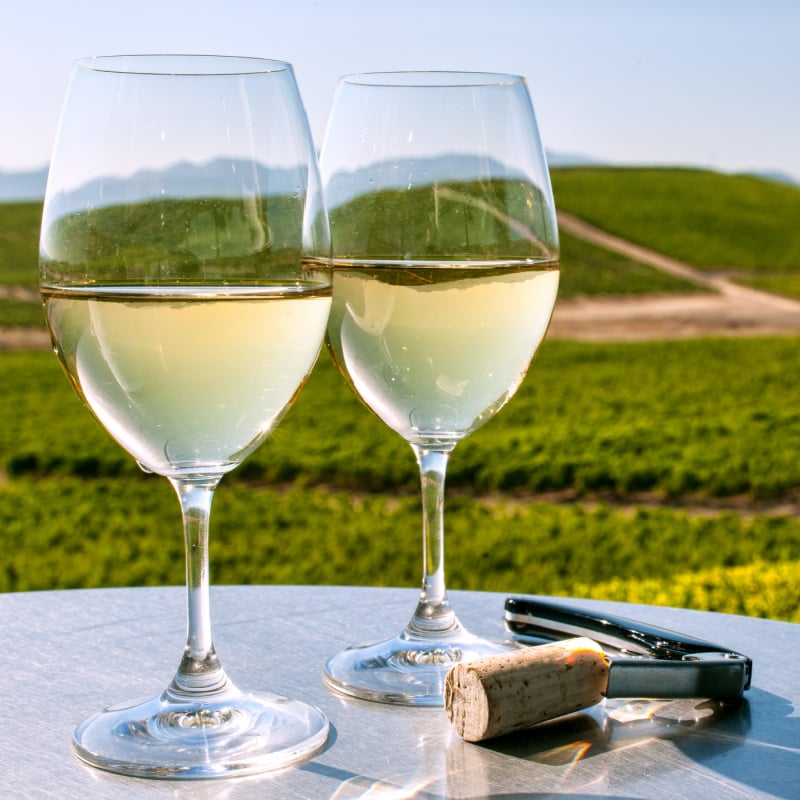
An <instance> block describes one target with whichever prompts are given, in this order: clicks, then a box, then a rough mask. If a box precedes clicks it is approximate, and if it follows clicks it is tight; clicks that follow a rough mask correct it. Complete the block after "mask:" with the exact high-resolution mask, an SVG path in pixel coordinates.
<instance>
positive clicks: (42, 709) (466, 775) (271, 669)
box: [0, 586, 800, 800]
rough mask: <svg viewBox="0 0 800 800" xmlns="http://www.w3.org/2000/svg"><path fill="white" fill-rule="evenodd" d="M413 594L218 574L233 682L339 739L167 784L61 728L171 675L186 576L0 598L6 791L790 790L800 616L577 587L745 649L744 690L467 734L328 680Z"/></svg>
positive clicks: (477, 615)
mask: <svg viewBox="0 0 800 800" xmlns="http://www.w3.org/2000/svg"><path fill="white" fill-rule="evenodd" d="M450 596H451V600H452V603H453V605H454V607H455V609H456V611H457V613H458V614H459V617H460V618H461V620H462V622H464V623H465V624H466V625H467V627H469V628H470V629H471V630H473V631H474V632H476V633H482V634H484V635H491V636H496V637H502V636H503V635H504V633H503V627H502V614H503V601H504V599H505V595H501V594H487V593H478V592H457V591H454V592H451V593H450ZM416 599H417V592H416V591H414V590H412V589H373V588H349V587H348V588H345V587H281V586H249V587H239V586H229V587H215V588H213V589H212V613H213V617H214V638H215V642H216V646H217V651H218V653H219V654H220V657H221V659H222V663H223V664H224V666H225V668H226V670H227V672H228V674H229V675H230V676H231V678H232V679H233V680H234V681H235V682H236V683H237V684H238V685H239V686H240V687H241V688H242V689H259V688H263V689H269V690H272V691H278V692H280V693H282V694H286V695H289V696H291V697H294V698H297V699H300V700H304V701H306V702H311V703H313V704H314V705H317V706H318V707H319V708H321V709H322V710H323V711H324V712H325V713H326V714H327V715H328V717H329V719H330V721H331V727H332V736H331V741H330V743H329V745H328V747H327V749H326V750H325V751H324V752H322V753H321V754H319V755H318V756H317V757H315V758H314V759H313V760H311V761H309V762H307V763H305V764H303V765H301V766H300V767H297V768H294V769H290V770H287V771H284V772H281V773H277V774H267V775H263V776H257V777H253V778H239V779H230V780H222V781H208V782H168V781H153V780H146V779H135V778H125V777H121V776H116V775H112V774H110V773H105V772H101V771H99V770H96V769H92V768H90V767H87V766H84V765H83V764H82V763H81V762H79V761H78V759H77V758H76V757H75V756H74V755H73V754H72V751H71V745H70V735H71V731H72V729H73V727H74V726H75V725H76V724H77V723H78V722H79V721H80V720H81V719H83V718H84V717H85V716H87V715H88V714H90V713H92V712H94V711H96V710H98V709H99V708H101V707H103V706H106V705H110V704H114V703H118V702H121V701H123V700H134V699H137V698H138V697H146V696H148V695H153V694H156V693H158V692H160V691H161V690H162V689H163V688H164V687H165V685H166V684H167V682H168V681H169V680H170V679H171V677H172V674H173V672H174V670H175V667H176V666H177V663H178V660H179V659H180V655H181V651H182V648H183V642H184V637H185V627H184V619H185V612H184V590H183V589H182V588H181V587H164V588H141V589H103V590H80V591H58V592H38V593H20V594H5V595H0V636H1V637H2V638H1V639H0V700H1V701H2V706H0V709H1V710H0V715H1V716H2V725H0V768H1V770H2V771H1V772H0V798H3V799H4V800H5V798H14V799H15V800H16V798H42V799H45V800H46V799H47V798H59V800H72V798H76V799H77V798H79V799H80V800H94V799H95V798H97V800H104V799H105V798H176V799H178V800H183V798H192V799H193V800H194V799H197V800H212V798H213V800H239V799H240V798H287V800H301V799H302V798H309V799H310V800H321V799H325V798H331V800H349V799H351V798H403V797H419V798H428V799H430V798H470V799H475V798H506V799H507V800H518V799H519V798H548V797H561V796H568V797H572V798H575V797H578V798H581V797H584V798H588V797H612V798H653V800H656V799H657V800H662V798H665V797H670V798H696V797H702V798H704V799H705V800H713V799H714V798H725V799H726V800H728V799H730V798H732V799H733V800H736V798H785V799H786V800H798V798H800V625H792V624H789V623H782V622H775V621H769V620H759V619H752V618H748V617H736V616H729V615H721V614H710V613H702V612H695V611H686V610H680V609H669V608H657V607H652V606H635V605H626V604H621V603H599V602H591V601H586V600H581V601H580V605H582V606H587V607H593V608H598V609H600V608H602V609H606V610H608V611H611V612H614V613H618V614H623V615H624V616H627V617H632V618H634V619H641V620H643V621H649V622H652V623H654V624H657V625H661V626H663V627H668V628H672V629H675V630H680V631H683V632H685V633H687V634H692V635H695V636H700V637H703V638H708V639H711V640H716V641H723V642H725V644H726V645H728V646H730V647H731V648H735V649H736V650H738V651H740V652H744V653H747V654H748V655H750V656H752V658H753V662H754V663H753V685H752V688H751V689H750V690H749V691H748V692H747V693H746V695H745V697H746V701H745V703H744V704H743V705H742V706H741V707H739V708H725V707H723V706H722V705H721V704H720V703H714V702H703V701H696V700H676V701H636V700H628V701H625V700H607V701H605V702H604V703H602V704H600V705H598V706H595V707H594V708H592V709H590V710H588V711H587V712H586V713H581V714H577V715H572V716H570V717H565V718H562V719H560V720H556V721H554V722H552V723H548V724H547V725H543V726H540V727H538V728H536V729H532V730H530V731H525V732H521V733H517V734H513V735H511V736H508V737H505V738H503V739H498V740H494V741H491V742H486V743H483V744H480V745H475V744H468V743H466V742H464V741H462V740H461V739H459V737H458V736H457V735H456V734H455V733H454V732H453V731H452V730H451V728H450V726H449V723H448V721H447V718H446V716H445V714H444V711H440V710H438V709H420V708H416V709H415V708H402V707H389V706H382V705H378V704H373V703H368V702H364V701H357V700H351V699H346V698H343V697H339V696H336V695H334V694H332V693H330V692H329V691H328V690H326V689H325V688H324V687H323V685H322V681H321V670H322V665H323V663H324V661H325V659H326V658H327V657H328V656H329V655H331V654H332V653H334V652H336V651H337V650H339V649H340V648H342V647H344V646H346V645H349V644H352V643H355V642H366V641H372V640H377V639H379V638H382V637H384V636H388V635H390V634H392V633H394V632H396V631H397V630H399V628H400V627H401V626H402V625H403V624H405V622H406V621H407V618H408V617H409V616H410V614H411V612H412V610H413V608H414V605H415V603H416ZM567 602H568V601H567Z"/></svg>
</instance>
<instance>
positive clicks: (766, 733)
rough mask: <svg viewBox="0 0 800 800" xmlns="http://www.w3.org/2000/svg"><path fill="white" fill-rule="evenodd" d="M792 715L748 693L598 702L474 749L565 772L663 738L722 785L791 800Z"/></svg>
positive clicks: (794, 769) (796, 770) (782, 705)
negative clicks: (741, 752)
mask: <svg viewBox="0 0 800 800" xmlns="http://www.w3.org/2000/svg"><path fill="white" fill-rule="evenodd" d="M754 709H755V712H754ZM793 711H794V708H793V706H792V704H791V703H790V702H788V701H787V700H786V699H785V698H782V697H779V696H778V695H774V694H771V693H769V692H765V691H763V690H760V689H755V688H754V689H752V690H750V692H748V699H742V700H737V701H726V702H723V701H718V700H663V701H655V700H631V701H627V702H626V701H619V700H615V701H606V703H604V704H601V705H600V706H596V707H594V708H592V709H589V710H587V711H586V712H583V713H579V714H574V715H571V716H569V717H564V718H562V719H559V720H555V721H553V722H551V723H546V724H542V725H538V726H536V727H535V728H531V729H530V730H527V731H519V732H517V733H513V734H509V735H507V736H504V737H501V738H498V739H495V740H492V741H488V742H484V743H482V744H481V745H480V746H481V747H482V748H485V749H487V750H491V751H494V752H497V753H502V754H504V755H507V756H513V757H515V758H519V759H523V760H526V761H530V762H535V763H537V764H540V765H544V766H553V767H565V766H569V765H572V764H576V763H578V762H579V761H583V760H586V759H589V758H593V757H596V756H599V755H602V754H604V753H609V752H611V751H614V750H620V749H623V748H626V747H634V746H640V745H642V744H644V743H645V742H646V741H647V740H648V739H665V740H669V741H670V742H671V743H672V744H673V745H674V746H675V747H676V748H678V749H679V750H680V751H681V752H682V753H683V754H684V755H685V756H686V757H688V758H690V759H692V760H693V761H695V762H696V763H698V764H701V765H703V766H704V767H706V768H707V769H709V770H713V771H715V772H717V773H718V774H719V775H721V776H722V777H724V778H725V779H726V780H729V781H731V782H736V783H738V784H740V785H743V786H749V787H751V788H753V789H755V790H757V791H761V792H765V793H769V794H771V795H772V796H774V797H778V798H786V800H797V798H798V794H797V785H798V781H800V766H799V765H800V745H798V743H800V719H798V718H796V717H792V716H791V715H792V713H793ZM753 713H757V714H758V718H759V723H760V724H758V725H757V726H756V728H757V731H758V734H757V736H756V737H754V736H753V735H752V732H751V728H752V723H753V719H752V714H753ZM789 743H794V744H789ZM743 746H746V747H747V748H748V750H749V751H750V752H748V753H747V756H746V757H745V758H731V757H730V753H731V751H732V750H734V749H737V748H740V747H743ZM756 750H757V752H754V751H756ZM643 758H644V753H643ZM657 766H658V764H657V762H648V763H647V769H648V771H650V770H652V769H653V768H654V767H657ZM782 781H784V782H785V783H782ZM570 796H574V795H570ZM503 797H504V798H507V797H508V795H503Z"/></svg>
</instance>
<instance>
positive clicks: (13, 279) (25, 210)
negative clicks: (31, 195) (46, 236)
mask: <svg viewBox="0 0 800 800" xmlns="http://www.w3.org/2000/svg"><path fill="white" fill-rule="evenodd" d="M41 221H42V204H41V203H0V285H2V286H17V285H19V286H28V287H36V286H38V283H39V225H40V224H41Z"/></svg>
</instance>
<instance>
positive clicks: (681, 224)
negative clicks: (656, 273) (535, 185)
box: [552, 167, 800, 272]
mask: <svg viewBox="0 0 800 800" xmlns="http://www.w3.org/2000/svg"><path fill="white" fill-rule="evenodd" d="M552 181H553V191H554V194H555V199H556V206H557V207H558V208H560V209H561V210H563V211H569V212H571V213H572V214H575V215H576V216H578V217H581V218H582V219H585V220H586V221H587V222H591V223H592V224H594V225H597V226H598V227H600V228H602V229H603V230H606V231H608V232H609V233H613V234H615V235H617V236H620V237H622V238H624V239H627V240H629V241H632V242H635V243H637V244H640V245H643V246H645V247H649V248H651V249H653V250H657V251H658V252H660V253H664V254H665V255H669V256H672V257H673V258H677V259H680V260H682V261H686V262H687V263H688V264H693V265H694V266H696V267H700V268H708V269H719V268H724V269H730V268H733V269H741V270H757V271H769V272H776V271H789V272H794V271H800V229H798V225H797V220H798V219H800V188H798V187H796V186H791V185H789V184H782V183H777V182H775V181H769V180H766V179H762V178H756V177H752V176H747V175H734V176H731V175H723V174H721V173H718V172H711V171H706V170H696V169H674V168H668V169H667V168H665V169H657V168H625V167H619V168H611V167H599V168H590V167H575V168H569V169H554V170H553V171H552Z"/></svg>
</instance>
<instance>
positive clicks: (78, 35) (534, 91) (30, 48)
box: [0, 0, 800, 180]
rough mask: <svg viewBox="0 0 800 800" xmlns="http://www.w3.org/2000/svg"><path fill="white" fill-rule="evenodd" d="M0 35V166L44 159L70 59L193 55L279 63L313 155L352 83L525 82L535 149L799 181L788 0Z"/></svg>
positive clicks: (84, 20) (46, 27)
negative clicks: (402, 76)
mask: <svg viewBox="0 0 800 800" xmlns="http://www.w3.org/2000/svg"><path fill="white" fill-rule="evenodd" d="M6 5H7V6H9V7H8V8H6V9H4V11H3V15H2V26H1V27H0V101H2V124H1V125H0V169H5V170H9V169H29V168H36V167H40V166H43V165H45V164H46V163H47V161H48V159H49V154H50V149H51V147H52V143H53V138H54V135H55V129H56V124H57V120H58V115H59V111H60V107H61V101H62V98H63V94H64V91H65V88H66V85H67V79H68V76H69V71H70V67H71V63H72V61H73V60H74V59H75V58H78V57H80V56H86V55H104V54H111V53H122V52H126V53H137V52H139V53H147V52H180V53H188V52H195V53H198V52H204V53H224V54H237V55H251V56H267V57H271V58H280V59H284V60H286V61H290V62H291V63H292V64H293V65H294V67H295V72H296V75H297V79H298V83H299V85H300V91H301V93H302V95H303V98H304V101H305V104H306V108H307V110H308V115H309V119H310V122H311V127H312V131H313V133H314V136H315V139H316V140H317V144H318V145H319V143H320V142H321V139H322V134H323V131H324V126H325V120H326V118H327V115H328V112H329V110H330V105H331V101H332V98H333V92H334V88H335V85H336V81H337V78H338V77H339V76H340V75H342V74H345V73H348V72H358V71H368V70H389V69H392V70H393V69H458V70H481V71H498V72H513V73H517V74H521V75H525V76H526V77H527V78H528V81H529V85H530V90H531V95H532V97H533V101H534V106H535V108H536V112H537V117H538V120H539V126H540V129H541V132H542V138H543V139H544V142H545V145H546V147H547V148H548V150H551V151H555V152H568V153H578V154H583V155H586V156H589V157H592V158H595V159H597V160H600V161H606V162H612V163H634V164H689V165H697V166H708V167H712V168H715V169H719V170H723V171H750V170H775V171H782V172H786V173H789V174H791V175H792V176H793V177H794V178H795V179H797V180H800V88H798V83H799V81H798V78H799V77H800V55H798V53H800V46H799V43H798V39H800V2H797V0H595V1H594V2H593V1H592V0H561V1H559V0H550V1H549V2H543V1H542V0H481V2H477V1H476V0H405V2H403V1H402V0H285V2H275V0H217V2H214V3H212V2H210V1H209V0H131V1H130V2H126V3H120V2H113V0H69V2H60V0H19V1H18V2H13V3H6Z"/></svg>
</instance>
